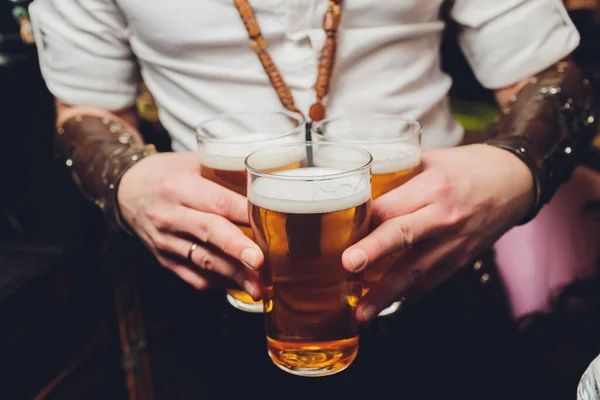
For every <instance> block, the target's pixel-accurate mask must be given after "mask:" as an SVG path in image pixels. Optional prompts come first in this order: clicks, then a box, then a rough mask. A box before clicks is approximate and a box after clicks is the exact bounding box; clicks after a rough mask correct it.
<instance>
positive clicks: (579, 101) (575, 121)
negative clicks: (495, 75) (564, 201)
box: [487, 61, 596, 222]
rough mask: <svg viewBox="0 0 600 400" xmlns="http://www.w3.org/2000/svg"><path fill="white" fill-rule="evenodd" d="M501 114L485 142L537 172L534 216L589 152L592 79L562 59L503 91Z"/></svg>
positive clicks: (592, 118)
mask: <svg viewBox="0 0 600 400" xmlns="http://www.w3.org/2000/svg"><path fill="white" fill-rule="evenodd" d="M496 98H497V99H498V102H499V104H500V106H501V112H500V116H499V118H498V120H497V121H496V124H495V125H494V127H493V130H492V136H493V138H492V139H490V140H489V141H488V142H487V143H488V144H491V145H494V146H497V147H500V148H503V149H505V150H508V151H510V152H512V153H513V154H515V155H516V156H517V157H519V158H520V159H521V160H522V161H523V162H525V163H526V164H527V166H528V167H529V169H530V170H531V172H532V174H533V176H534V181H535V182H534V186H535V187H534V204H533V207H532V209H531V212H530V213H529V214H528V215H527V216H526V218H525V220H524V222H527V221H528V220H530V219H531V218H533V217H534V216H535V215H536V213H537V211H539V209H540V208H541V206H542V205H543V204H545V203H547V202H548V201H549V200H550V199H551V197H552V196H553V194H554V192H555V191H556V189H557V188H558V186H559V185H560V184H562V183H564V182H565V181H567V180H568V179H569V178H570V176H571V173H572V172H573V169H574V168H575V167H576V166H577V165H578V164H579V163H581V162H582V160H583V158H584V157H585V156H586V154H587V152H588V151H589V148H590V145H591V141H592V139H593V137H594V135H595V132H596V121H595V111H596V103H595V99H594V92H593V89H592V85H591V83H590V82H589V81H588V79H587V78H586V76H585V74H584V72H583V71H582V70H581V69H579V67H577V66H576V65H575V64H574V63H572V62H571V61H564V62H561V63H558V64H557V65H554V66H552V67H551V68H549V69H547V70H545V71H543V72H541V73H539V74H537V75H536V76H534V77H531V78H528V79H527V80H524V81H522V82H519V83H517V84H516V85H514V86H512V87H510V88H505V89H502V90H499V91H497V92H496Z"/></svg>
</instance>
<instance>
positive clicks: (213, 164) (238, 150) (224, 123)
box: [196, 111, 306, 313]
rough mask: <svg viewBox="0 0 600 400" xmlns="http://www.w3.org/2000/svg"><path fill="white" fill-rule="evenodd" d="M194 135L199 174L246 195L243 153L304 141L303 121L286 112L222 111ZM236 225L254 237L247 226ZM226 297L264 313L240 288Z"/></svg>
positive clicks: (237, 304) (239, 306)
mask: <svg viewBox="0 0 600 400" xmlns="http://www.w3.org/2000/svg"><path fill="white" fill-rule="evenodd" d="M196 138H197V142H198V151H199V153H200V161H201V174H202V176H203V177H204V178H206V179H208V180H211V181H213V182H215V183H218V184H219V185H221V186H224V187H226V188H227V189H230V190H233V191H234V192H237V193H239V194H241V195H243V196H246V169H245V166H244V160H245V159H246V156H248V154H250V153H251V152H252V151H254V150H257V149H259V148H261V147H263V146H266V145H269V144H284V143H296V142H299V143H304V142H305V140H306V124H305V121H304V118H303V117H302V116H301V115H300V114H296V113H292V112H289V111H274V112H270V111H265V112H244V113H235V114H225V115H219V116H217V117H215V118H211V119H209V120H206V121H204V122H202V123H201V124H200V125H198V126H197V127H196ZM290 167H291V166H290ZM238 227H239V228H240V229H241V230H242V232H244V234H246V236H248V237H250V238H251V239H253V236H252V229H251V228H250V227H249V226H243V225H238ZM227 300H228V301H229V303H230V304H231V305H232V306H234V307H235V308H237V309H239V310H242V311H246V312H254V313H262V312H263V305H262V301H254V300H253V299H252V297H251V296H250V295H249V294H248V293H246V292H245V291H244V290H241V288H239V287H235V288H230V289H228V290H227Z"/></svg>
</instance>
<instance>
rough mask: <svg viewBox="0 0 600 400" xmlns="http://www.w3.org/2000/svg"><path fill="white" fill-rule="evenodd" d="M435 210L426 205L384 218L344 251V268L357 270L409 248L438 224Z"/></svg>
mask: <svg viewBox="0 0 600 400" xmlns="http://www.w3.org/2000/svg"><path fill="white" fill-rule="evenodd" d="M438 214H439V212H438V208H437V207H435V206H427V207H425V208H421V209H419V210H417V211H415V212H414V213H411V214H407V215H403V216H400V217H396V218H392V219H389V220H387V221H385V222H384V223H383V224H381V225H379V226H378V227H377V228H376V229H375V230H374V231H373V232H371V233H370V234H369V235H367V236H366V237H365V238H364V239H362V240H360V241H359V242H358V243H356V244H355V245H353V246H351V247H349V248H348V249H346V250H345V251H344V253H343V254H342V263H343V264H344V268H346V269H347V270H348V271H350V272H355V273H356V272H360V271H362V270H364V269H365V268H367V267H368V266H370V265H372V264H373V263H375V262H376V261H378V260H380V259H382V258H384V257H386V256H388V255H390V254H392V253H396V252H399V251H402V250H406V249H409V248H410V247H411V246H413V245H414V244H415V243H417V242H419V241H420V240H423V239H425V238H427V237H429V236H430V235H432V234H434V233H436V232H437V231H438V230H439V229H440V228H441V227H440V226H439V221H440V218H438Z"/></svg>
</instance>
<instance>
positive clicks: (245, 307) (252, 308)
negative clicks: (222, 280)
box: [227, 293, 263, 314]
mask: <svg viewBox="0 0 600 400" xmlns="http://www.w3.org/2000/svg"><path fill="white" fill-rule="evenodd" d="M227 301H228V302H229V304H231V305H232V306H234V307H235V308H237V309H238V310H240V311H244V312H249V313H256V314H261V313H262V312H263V304H262V302H261V303H258V304H248V303H244V302H242V301H239V300H238V299H235V298H234V297H233V296H232V295H230V294H229V293H227Z"/></svg>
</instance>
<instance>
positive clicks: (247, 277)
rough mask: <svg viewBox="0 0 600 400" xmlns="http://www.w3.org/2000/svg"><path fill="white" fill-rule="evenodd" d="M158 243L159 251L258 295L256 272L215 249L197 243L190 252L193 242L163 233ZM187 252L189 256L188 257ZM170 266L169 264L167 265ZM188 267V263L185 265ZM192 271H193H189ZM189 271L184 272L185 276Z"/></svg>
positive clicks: (258, 286) (253, 294) (258, 287)
mask: <svg viewBox="0 0 600 400" xmlns="http://www.w3.org/2000/svg"><path fill="white" fill-rule="evenodd" d="M164 236H165V237H164V239H163V240H162V241H161V243H160V250H161V252H167V253H171V254H175V255H177V256H179V257H180V258H181V259H182V260H188V261H189V262H191V264H192V265H193V266H195V267H197V269H199V270H200V271H203V272H209V273H214V274H218V275H221V276H223V277H225V278H229V279H231V280H233V281H235V282H236V283H237V284H238V285H239V286H240V287H242V288H244V290H246V291H247V292H248V294H250V295H251V296H252V297H255V296H257V297H260V285H259V284H258V279H257V278H256V274H255V273H252V271H249V270H247V268H246V267H244V266H243V265H242V264H241V263H239V262H238V261H237V260H235V259H233V258H231V257H229V256H227V255H226V254H223V253H221V252H219V251H218V250H217V249H212V248H209V247H208V246H207V245H206V244H203V243H197V247H195V248H194V249H193V251H192V252H191V253H190V249H191V246H192V244H193V242H190V241H189V240H185V239H182V238H180V237H177V236H174V235H164ZM188 254H189V255H190V257H189V258H188ZM168 267H169V268H171V267H170V266H168ZM187 267H188V269H189V267H190V265H189V264H188V265H187ZM191 272H193V271H191ZM188 275H189V273H188V272H186V276H188Z"/></svg>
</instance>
